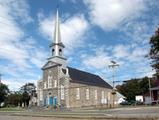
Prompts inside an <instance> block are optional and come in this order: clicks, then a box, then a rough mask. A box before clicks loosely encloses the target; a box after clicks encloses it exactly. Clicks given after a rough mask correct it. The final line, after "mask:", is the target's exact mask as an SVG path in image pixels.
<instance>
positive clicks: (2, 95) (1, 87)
mask: <svg viewBox="0 0 159 120" xmlns="http://www.w3.org/2000/svg"><path fill="white" fill-rule="evenodd" d="M8 93H9V89H8V86H7V85H5V84H3V83H0V104H1V103H2V102H4V101H5V100H6V98H7V94H8Z"/></svg>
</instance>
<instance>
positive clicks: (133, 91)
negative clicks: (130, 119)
mask: <svg viewBox="0 0 159 120" xmlns="http://www.w3.org/2000/svg"><path fill="white" fill-rule="evenodd" d="M116 88H117V90H118V91H119V92H120V93H121V94H122V95H124V96H125V97H126V100H127V101H132V100H134V101H135V96H136V95H139V94H140V86H139V84H138V81H137V80H136V79H132V80H129V81H127V82H125V83H124V84H122V85H118V86H117V87H116Z"/></svg>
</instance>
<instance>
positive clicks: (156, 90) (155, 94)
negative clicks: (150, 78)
mask: <svg viewBox="0 0 159 120" xmlns="http://www.w3.org/2000/svg"><path fill="white" fill-rule="evenodd" d="M150 90H151V96H152V97H151V99H152V102H153V103H159V86H157V87H153V88H150Z"/></svg>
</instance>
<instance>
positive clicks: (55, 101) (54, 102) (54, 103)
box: [53, 96, 57, 106]
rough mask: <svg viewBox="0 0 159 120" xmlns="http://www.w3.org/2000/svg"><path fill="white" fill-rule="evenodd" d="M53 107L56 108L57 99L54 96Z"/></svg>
mask: <svg viewBox="0 0 159 120" xmlns="http://www.w3.org/2000/svg"><path fill="white" fill-rule="evenodd" d="M53 105H54V106H56V105H57V97H56V96H55V97H54V99H53Z"/></svg>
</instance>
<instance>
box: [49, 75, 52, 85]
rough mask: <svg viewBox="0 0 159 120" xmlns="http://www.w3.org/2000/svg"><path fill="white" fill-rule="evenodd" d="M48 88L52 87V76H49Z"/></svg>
mask: <svg viewBox="0 0 159 120" xmlns="http://www.w3.org/2000/svg"><path fill="white" fill-rule="evenodd" d="M48 88H52V76H50V75H49V76H48Z"/></svg>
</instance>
